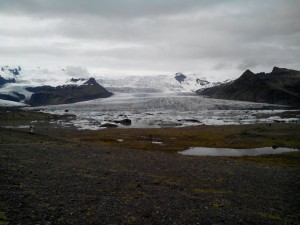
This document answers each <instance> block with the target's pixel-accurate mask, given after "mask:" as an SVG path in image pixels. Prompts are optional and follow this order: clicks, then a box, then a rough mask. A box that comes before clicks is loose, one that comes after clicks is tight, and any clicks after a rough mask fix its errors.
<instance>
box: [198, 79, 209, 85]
mask: <svg viewBox="0 0 300 225" xmlns="http://www.w3.org/2000/svg"><path fill="white" fill-rule="evenodd" d="M196 82H197V83H198V84H200V85H201V86H203V85H207V84H209V83H210V82H209V81H207V80H201V79H199V78H197V79H196Z"/></svg>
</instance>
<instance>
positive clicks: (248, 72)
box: [242, 69, 254, 76]
mask: <svg viewBox="0 0 300 225" xmlns="http://www.w3.org/2000/svg"><path fill="white" fill-rule="evenodd" d="M253 75H254V73H253V72H252V71H251V70H249V69H248V70H246V71H245V72H244V73H243V74H242V76H253Z"/></svg>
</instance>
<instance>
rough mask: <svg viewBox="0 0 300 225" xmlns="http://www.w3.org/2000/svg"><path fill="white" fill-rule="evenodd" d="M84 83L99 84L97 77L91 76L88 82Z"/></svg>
mask: <svg viewBox="0 0 300 225" xmlns="http://www.w3.org/2000/svg"><path fill="white" fill-rule="evenodd" d="M83 85H99V84H98V83H97V81H96V80H95V78H93V77H91V78H90V79H88V81H87V82H85V83H83Z"/></svg>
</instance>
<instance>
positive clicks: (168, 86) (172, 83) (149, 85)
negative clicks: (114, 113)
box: [98, 73, 220, 93]
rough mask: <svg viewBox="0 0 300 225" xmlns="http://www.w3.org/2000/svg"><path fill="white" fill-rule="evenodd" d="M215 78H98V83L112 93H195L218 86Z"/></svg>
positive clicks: (157, 76) (171, 76) (191, 75)
mask: <svg viewBox="0 0 300 225" xmlns="http://www.w3.org/2000/svg"><path fill="white" fill-rule="evenodd" d="M216 80H217V79H215V78H209V79H207V78H205V77H203V76H200V75H197V74H189V75H184V74H182V73H176V74H175V75H152V76H150V75H148V76H126V75H125V76H123V77H119V78H118V77H103V76H102V77H99V78H98V81H99V83H101V84H102V85H103V86H104V87H105V88H107V89H108V90H109V91H112V92H167V93H169V92H195V91H196V90H199V89H202V88H207V87H213V86H215V85H219V84H220V82H217V81H216Z"/></svg>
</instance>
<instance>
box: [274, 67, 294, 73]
mask: <svg viewBox="0 0 300 225" xmlns="http://www.w3.org/2000/svg"><path fill="white" fill-rule="evenodd" d="M289 71H291V70H289V69H286V68H279V67H276V66H274V67H273V70H272V73H286V72H289Z"/></svg>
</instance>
